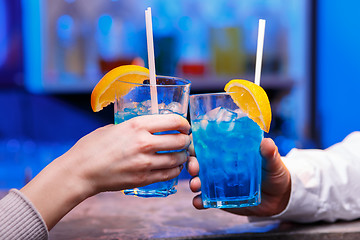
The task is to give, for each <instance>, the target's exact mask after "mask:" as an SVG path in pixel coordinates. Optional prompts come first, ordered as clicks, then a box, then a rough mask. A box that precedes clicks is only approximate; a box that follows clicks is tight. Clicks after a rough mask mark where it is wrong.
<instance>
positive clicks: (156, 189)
mask: <svg viewBox="0 0 360 240" xmlns="http://www.w3.org/2000/svg"><path fill="white" fill-rule="evenodd" d="M137 116H140V115H139V114H137V113H135V112H132V111H129V112H126V113H123V112H117V113H115V124H119V123H122V122H124V121H126V120H129V119H131V118H133V117H137ZM174 133H178V132H177V131H166V132H160V133H154V134H174ZM175 151H181V150H174V151H161V152H158V153H159V154H161V153H167V152H175ZM177 184H178V178H177V177H176V178H174V179H171V180H168V181H164V182H157V183H152V184H149V185H147V186H144V187H139V188H134V189H125V190H124V191H123V192H124V194H125V195H135V196H138V197H144V198H147V197H167V196H169V195H171V194H174V193H176V192H177V190H176V188H175V187H176V185H177Z"/></svg>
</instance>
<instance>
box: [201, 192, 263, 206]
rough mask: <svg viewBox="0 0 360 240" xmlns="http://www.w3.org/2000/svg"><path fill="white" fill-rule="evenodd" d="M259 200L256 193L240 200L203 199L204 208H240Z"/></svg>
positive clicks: (255, 203) (254, 204)
mask: <svg viewBox="0 0 360 240" xmlns="http://www.w3.org/2000/svg"><path fill="white" fill-rule="evenodd" d="M260 202H261V199H260V196H259V194H258V193H256V194H255V195H254V196H253V197H252V198H248V199H241V200H209V199H203V205H204V208H242V207H253V206H257V205H259V204H260Z"/></svg>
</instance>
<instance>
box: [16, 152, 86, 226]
mask: <svg viewBox="0 0 360 240" xmlns="http://www.w3.org/2000/svg"><path fill="white" fill-rule="evenodd" d="M67 162H68V159H66V158H63V157H59V158H57V159H55V160H54V161H53V162H52V163H50V164H49V165H48V166H46V167H45V168H44V169H43V170H42V171H41V172H40V173H39V174H38V175H37V176H36V177H35V178H34V179H33V180H31V181H30V182H29V183H28V184H27V185H26V186H24V187H23V188H22V189H21V190H20V191H21V192H22V193H23V194H24V195H25V196H27V198H28V199H29V200H30V201H31V202H32V203H33V205H34V206H35V208H36V209H37V210H38V212H39V213H40V214H41V216H42V217H43V219H44V221H45V223H46V225H47V227H48V229H49V230H50V229H51V228H52V227H53V226H55V224H56V223H57V222H58V221H60V219H61V218H62V217H63V216H65V215H66V214H67V213H68V212H69V211H70V210H71V209H73V208H74V207H75V206H76V205H78V204H79V203H80V202H82V201H83V200H85V199H86V198H87V197H88V191H87V189H86V187H85V186H84V184H83V183H82V182H81V181H80V180H79V178H78V177H77V176H74V175H73V174H72V172H71V171H70V168H68V167H67Z"/></svg>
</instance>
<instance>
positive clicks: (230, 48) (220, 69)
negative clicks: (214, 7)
mask: <svg viewBox="0 0 360 240" xmlns="http://www.w3.org/2000/svg"><path fill="white" fill-rule="evenodd" d="M242 39H243V36H242V33H241V29H240V28H239V27H221V28H215V27H213V28H211V30H210V42H211V51H212V55H213V56H212V62H213V68H214V70H215V72H216V74H218V75H230V76H238V75H240V74H243V73H244V72H245V55H244V52H243V49H242Z"/></svg>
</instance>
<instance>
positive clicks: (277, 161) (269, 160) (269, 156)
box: [260, 138, 283, 172]
mask: <svg viewBox="0 0 360 240" xmlns="http://www.w3.org/2000/svg"><path fill="white" fill-rule="evenodd" d="M260 151H261V155H262V156H263V157H264V158H265V160H266V161H264V162H263V166H262V167H263V170H265V171H267V172H277V171H278V170H279V169H280V168H282V165H283V163H282V161H281V157H280V154H279V152H278V148H277V146H276V145H275V143H274V141H273V140H272V139H270V138H264V139H263V141H262V142H261V145H260Z"/></svg>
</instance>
